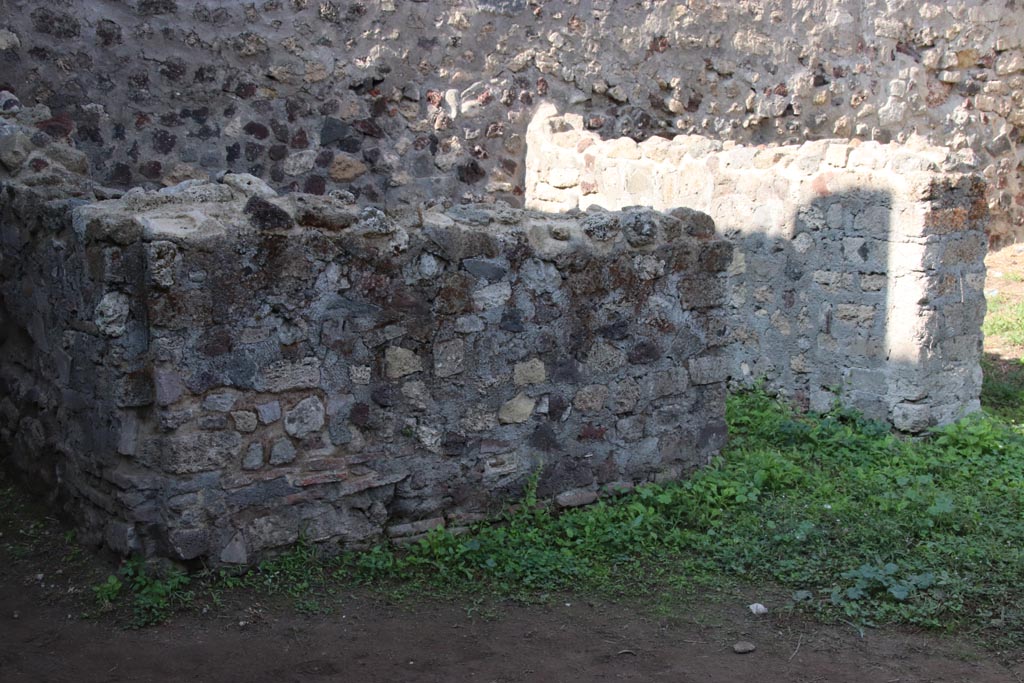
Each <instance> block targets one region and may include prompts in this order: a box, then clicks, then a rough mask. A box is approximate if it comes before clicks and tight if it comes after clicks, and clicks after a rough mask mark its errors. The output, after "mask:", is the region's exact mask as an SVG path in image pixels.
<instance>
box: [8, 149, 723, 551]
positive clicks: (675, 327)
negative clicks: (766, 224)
mask: <svg viewBox="0 0 1024 683" xmlns="http://www.w3.org/2000/svg"><path fill="white" fill-rule="evenodd" d="M5 139H6V138H5ZM22 142H23V143H24V145H25V148H24V149H25V151H26V155H25V157H24V158H23V159H22V161H23V163H22V164H21V165H20V166H19V173H18V175H17V178H16V179H12V180H8V181H7V182H5V183H3V184H0V244H2V247H3V251H2V254H3V258H2V260H0V302H2V306H0V315H2V316H3V319H2V321H0V322H2V323H3V324H2V325H0V330H2V333H0V389H2V391H0V395H2V398H0V444H2V448H3V449H4V451H5V455H6V456H7V457H8V458H9V460H8V462H9V463H11V464H13V465H15V467H16V468H17V469H19V470H21V471H23V472H25V473H28V474H29V476H30V477H31V478H32V479H33V480H34V481H36V482H42V483H43V484H45V485H46V487H47V489H48V491H49V492H50V493H51V494H56V493H59V494H62V495H63V497H64V499H65V500H66V501H68V505H69V506H70V507H73V508H74V511H73V515H74V516H75V517H76V518H77V519H78V520H79V521H81V522H82V523H83V524H84V526H85V527H86V530H87V531H88V532H89V533H87V534H85V535H83V538H93V539H98V538H101V537H102V539H103V540H104V542H105V543H106V544H107V545H109V546H110V547H112V548H114V549H115V550H118V551H119V552H123V553H129V552H143V553H145V554H159V555H165V556H170V557H174V558H177V559H182V560H191V559H196V558H204V560H205V561H207V562H208V563H212V564H217V563H222V562H223V563H237V562H251V561H253V560H254V559H256V558H258V557H259V556H260V554H261V553H262V552H263V551H265V550H266V549H268V548H273V547H276V546H281V545H284V544H287V543H290V542H293V541H295V540H296V539H297V538H298V536H299V534H300V533H301V534H304V535H305V537H306V538H307V539H310V540H313V541H332V542H333V541H337V542H339V543H341V544H342V545H344V546H346V547H352V546H357V545H359V544H361V543H366V542H368V541H369V540H371V539H375V538H377V537H379V536H380V535H381V534H383V533H387V534H388V535H390V536H392V537H395V538H404V537H410V536H413V537H414V536H415V535H416V534H420V533H422V532H424V531H426V530H428V529H430V528H432V527H435V526H441V525H450V526H460V525H464V524H467V523H468V522H470V521H473V520H476V519H480V518H481V517H482V516H483V515H484V514H485V513H488V512H494V511H495V510H496V509H498V508H499V507H500V505H501V504H502V503H503V502H504V501H506V500H508V499H514V498H516V497H518V496H519V495H521V493H522V490H523V487H524V485H525V483H526V481H527V479H528V478H529V477H530V476H531V475H532V474H534V473H536V474H537V475H538V476H539V479H538V493H539V495H541V496H543V497H555V498H556V499H557V501H558V502H559V503H560V504H562V505H575V504H581V503H585V502H589V501H592V500H594V499H595V498H596V497H597V496H598V495H600V494H602V493H604V492H609V491H615V490H619V489H626V488H629V487H631V486H632V485H633V484H635V483H637V482H642V481H649V480H652V479H655V478H662V477H665V478H675V477H679V476H680V475H682V474H683V473H684V472H686V471H688V470H690V469H692V468H695V467H698V466H700V465H703V464H705V463H707V462H708V460H709V458H710V457H711V456H712V455H713V454H715V453H716V452H717V451H718V450H719V448H720V447H721V446H722V445H723V443H724V441H725V436H726V434H725V423H724V400H725V381H724V380H725V376H726V367H725V359H724V356H723V349H722V345H723V344H724V343H725V341H726V335H725V333H724V323H723V320H722V316H721V313H720V306H721V304H722V302H723V297H722V295H721V294H720V293H721V292H723V291H724V289H723V288H722V286H721V280H722V278H724V277H725V274H724V269H725V267H726V266H727V264H728V263H729V260H730V254H731V250H730V246H729V245H728V244H727V243H725V242H723V241H722V240H720V239H717V238H715V237H714V236H713V234H712V232H713V225H712V224H711V223H710V221H708V219H707V216H704V215H702V214H697V213H695V212H690V211H687V210H676V211H675V212H673V213H672V214H671V215H669V214H662V213H657V212H653V211H650V210H632V211H626V212H621V213H606V212H600V213H595V214H588V215H579V214H576V215H570V216H554V215H547V214H539V213H532V212H524V211H523V210H520V209H513V208H509V207H507V206H505V207H502V206H501V205H490V206H488V207H481V206H475V205H468V206H463V207H459V208H454V209H451V210H449V211H448V212H447V213H435V212H425V213H422V214H420V215H417V214H412V215H411V216H410V217H409V219H408V220H407V221H404V222H403V221H396V220H394V219H393V218H392V217H390V216H388V215H386V214H384V213H383V212H382V211H380V210H379V209H377V208H374V207H362V208H360V207H358V206H356V205H355V204H353V203H351V196H350V195H345V194H344V193H341V194H339V195H337V196H334V197H322V196H315V195H308V194H291V195H285V196H277V195H276V193H275V192H274V191H273V190H271V189H270V188H269V187H268V186H266V185H265V184H264V183H262V182H261V181H259V180H258V179H256V178H254V177H252V176H244V175H234V174H228V175H226V176H224V177H223V179H222V182H218V183H214V182H204V181H189V182H186V183H183V184H180V185H177V186H174V187H170V188H167V189H165V190H163V191H161V192H146V191H143V190H141V189H136V190H131V191H129V192H128V193H127V194H125V195H124V196H123V197H122V198H119V199H110V200H107V201H102V202H96V201H95V199H96V197H95V193H96V192H99V193H100V194H102V193H103V192H104V190H102V189H96V188H93V187H91V186H89V185H88V184H87V183H84V181H83V184H82V185H80V186H79V187H80V189H81V191H80V192H79V193H78V194H80V195H81V196H80V197H79V198H75V197H73V196H69V195H73V194H75V191H74V188H75V187H76V186H74V185H68V184H67V182H69V181H70V180H71V179H74V178H75V176H74V174H72V173H70V172H68V171H67V170H66V169H65V168H64V167H63V166H62V165H61V164H60V163H59V161H58V160H59V159H60V158H62V155H66V154H71V153H72V151H71V150H67V149H66V148H62V147H60V146H56V145H52V144H50V143H47V142H46V140H45V139H42V138H41V139H39V140H37V141H36V142H38V143H41V144H43V145H44V146H42V147H36V146H35V144H36V143H35V142H32V141H31V139H29V140H27V141H26V140H23V141H22ZM76 158H77V157H76ZM73 160H74V159H72V161H73ZM66 181H67V182H66ZM716 293H718V294H716Z"/></svg>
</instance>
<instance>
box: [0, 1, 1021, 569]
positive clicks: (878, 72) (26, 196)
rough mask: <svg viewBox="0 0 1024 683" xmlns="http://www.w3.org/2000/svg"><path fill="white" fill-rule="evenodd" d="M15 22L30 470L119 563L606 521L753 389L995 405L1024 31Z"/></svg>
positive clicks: (972, 24) (898, 6)
mask: <svg viewBox="0 0 1024 683" xmlns="http://www.w3.org/2000/svg"><path fill="white" fill-rule="evenodd" d="M0 6H2V12H0V247H2V251H0V457H2V458H3V461H4V462H5V463H6V464H7V465H10V466H12V467H13V469H14V470H16V471H19V472H21V473H23V474H25V475H26V480H28V481H31V482H34V483H35V484H37V485H39V487H40V488H41V489H42V490H43V491H44V492H45V493H46V494H47V495H49V496H50V497H52V498H59V499H60V500H61V501H62V503H63V505H64V506H65V508H66V509H68V510H70V511H71V512H72V515H73V516H74V517H75V518H76V519H77V520H79V521H80V522H81V524H82V526H83V528H84V529H86V530H87V534H86V536H84V537H87V538H90V539H92V540H96V541H102V542H104V543H105V544H106V545H108V546H109V547H111V548H113V549H115V550H117V551H119V552H122V553H129V552H135V551H141V552H143V553H145V554H147V555H163V556H169V557H173V558H177V559H180V560H197V561H198V560H202V561H205V562H208V563H211V564H218V563H244V562H252V561H254V560H255V559H257V558H258V557H260V556H261V554H262V553H264V552H265V551H267V550H268V549H272V548H275V547H279V546H282V545H284V544H286V543H288V542H290V541H292V540H294V539H295V538H297V536H298V534H300V533H304V534H305V535H306V536H307V537H308V538H311V539H315V540H332V541H338V542H339V543H341V544H342V545H345V546H347V547H351V546H356V545H359V544H362V543H366V542H368V541H369V539H372V538H376V537H378V536H379V535H380V534H382V533H384V534H388V535H390V536H392V537H394V538H401V539H409V538H415V537H416V536H417V535H418V534H421V533H423V532H424V531H426V530H428V529H430V528H432V527H435V526H439V525H442V524H444V525H446V526H449V527H458V526H462V525H465V524H467V523H469V522H470V521H472V520H475V519H479V518H480V517H481V516H482V515H484V514H485V513H487V512H489V511H493V510H495V509H496V508H497V507H498V506H500V505H501V503H502V502H503V501H507V500H509V499H510V498H514V497H515V496H517V495H519V493H520V492H521V491H522V487H523V484H524V483H525V481H526V480H527V478H528V477H529V476H530V475H531V473H538V474H539V486H540V491H539V492H540V494H541V495H542V496H545V497H551V498H555V499H556V500H558V501H559V502H560V504H562V505H574V504H581V503H586V502H588V501H591V500H594V499H595V498H596V497H597V496H599V495H603V494H605V493H609V492H612V491H615V490H621V489H624V488H628V487H629V486H631V485H633V484H635V483H637V482H642V481H648V480H651V479H658V478H673V477H678V476H681V475H682V474H683V473H684V472H685V471H687V470H689V469H690V468H693V467H698V466H700V465H701V464H703V463H705V462H707V461H708V459H709V458H710V457H711V456H712V455H713V454H714V453H716V452H717V451H718V449H719V448H720V447H721V445H722V444H723V443H724V439H725V431H724V403H723V402H724V394H725V389H726V386H727V383H728V382H731V383H733V384H734V385H746V384H750V383H752V382H757V381H760V380H762V379H764V380H766V381H767V383H768V385H769V386H770V387H771V388H773V389H775V390H777V391H778V392H780V393H782V394H784V395H786V396H789V397H791V398H792V399H794V400H795V401H796V402H797V403H799V404H800V405H803V406H806V407H809V408H814V409H825V408H827V407H829V406H830V405H831V403H832V401H833V400H835V399H837V398H838V399H841V400H843V401H844V402H846V403H848V404H850V405H852V406H854V407H856V408H859V409H861V410H863V411H864V412H865V413H867V414H868V415H870V416H873V417H879V418H883V419H886V420H889V421H890V422H891V423H892V424H894V425H896V426H897V427H899V428H900V429H903V430H906V431H910V432H920V431H922V430H925V429H927V428H929V427H930V426H933V425H936V424H942V423H945V422H949V421H951V420H953V419H955V418H957V417H958V416H960V415H962V414H964V413H967V412H970V411H972V410H976V409H977V408H978V394H979V388H980V369H979V364H978V360H979V355H980V348H981V346H980V342H981V333H980V323H981V319H982V316H983V314H984V298H983V295H982V280H983V261H982V258H983V256H984V251H985V247H986V241H988V242H990V243H995V242H999V241H1007V240H1013V239H1015V238H1017V237H1018V236H1019V235H1020V234H1021V226H1022V225H1024V192H1022V184H1021V181H1020V169H1021V159H1022V158H1024V156H1022V154H1024V152H1022V151H1021V148H1020V142H1021V130H1024V118H1022V116H1024V114H1022V112H1024V106H1022V105H1024V17H1022V14H1021V13H1022V12H1024V10H1022V9H1020V8H1018V7H1016V6H1015V5H1014V4H1013V3H1001V2H991V1H984V2H983V1H982V0H957V1H956V2H945V3H934V2H923V3H917V4H914V3H904V2H882V1H880V0H853V1H847V0H822V1H821V2H814V3H811V2H804V1H803V0H800V1H794V2H791V3H782V4H778V3H775V4H771V3H766V2H744V3H734V2H716V1H715V0H709V1H708V2H685V3H684V2H669V1H667V0H647V1H645V2H612V1H610V0H561V1H555V0H550V1H549V0H444V1H442V0H408V1H400V0H372V1H371V0H366V1H353V2H347V1H346V2H340V1H338V0H316V1H310V0H267V1H265V2H264V1H259V2H250V3H239V2H234V1H226V0H197V1H195V2H187V3H186V2H181V1H180V0H95V1H94V2H71V1H70V0H54V1H53V2H47V3H39V2H30V1H29V0H0ZM130 188H134V189H130ZM641 207H650V208H641ZM679 207H689V208H679ZM702 212H703V213H702ZM716 224H717V234H716Z"/></svg>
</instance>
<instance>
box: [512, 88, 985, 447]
mask: <svg viewBox="0 0 1024 683" xmlns="http://www.w3.org/2000/svg"><path fill="white" fill-rule="evenodd" d="M527 145H528V152H527V172H526V173H527V176H526V196H527V205H528V206H529V207H531V208H535V209H540V210H544V211H556V212H557V211H569V210H572V209H575V208H586V207H589V206H592V205H596V206H601V207H604V208H607V209H617V208H621V207H625V206H631V205H648V206H653V207H655V208H663V207H670V206H690V207H693V208H695V209H697V210H699V211H705V212H707V213H708V214H710V215H711V216H712V218H713V219H714V221H715V223H716V225H717V226H718V229H719V231H720V233H721V234H723V235H724V236H726V237H727V238H729V239H731V240H734V242H735V244H736V253H735V256H734V259H733V262H732V263H731V265H730V268H729V281H728V298H729V305H728V307H727V311H728V319H729V324H730V328H731V330H732V334H733V335H734V342H735V343H734V344H732V345H731V347H730V353H729V355H730V359H731V361H730V376H731V378H732V379H733V380H734V381H737V382H740V383H744V384H749V383H751V382H755V381H759V380H762V379H766V380H767V382H768V384H769V386H770V387H772V388H774V389H776V390H778V391H780V392H781V393H783V394H786V395H788V396H790V397H792V398H794V399H796V400H797V401H798V402H799V403H802V404H803V405H805V406H809V407H811V408H814V409H816V410H825V409H827V408H829V406H830V404H831V403H832V402H833V401H834V400H835V399H836V398H840V399H842V400H843V401H844V403H846V404H848V405H852V406H854V407H856V408H859V409H861V410H862V411H864V412H865V413H866V414H868V415H869V416H872V417H876V418H881V419H885V420H889V421H891V422H892V423H893V424H894V425H895V426H896V427H898V428H900V429H903V430H908V431H914V432H916V431H921V430H923V429H926V428H928V427H930V426H932V425H935V424H941V423H946V422H950V421H952V420H954V419H956V418H957V417H959V416H960V415H962V414H964V413H966V412H971V411H974V410H977V409H978V408H979V402H978V396H979V393H980V389H981V370H980V365H979V359H980V355H981V342H982V336H981V322H982V319H983V317H984V314H985V300H984V295H983V283H984V255H985V250H986V238H985V232H984V229H985V223H986V219H987V216H988V213H987V209H986V205H985V200H984V183H983V182H982V181H981V180H980V179H979V178H978V177H977V176H974V175H971V174H970V173H964V172H963V171H969V170H970V169H969V168H963V167H961V166H960V165H958V164H959V162H958V161H957V159H956V158H954V157H951V156H950V155H948V153H947V150H945V149H944V148H937V147H930V146H927V145H925V144H924V143H923V142H922V141H920V140H918V141H917V142H912V143H911V144H908V145H896V144H888V145H881V144H878V143H874V142H868V143H858V142H857V141H853V142H850V141H846V140H823V141H818V142H808V143H804V144H802V145H799V146H781V147H772V146H768V147H765V146H761V147H743V146H737V145H731V144H728V143H726V144H722V143H719V142H716V141H714V140H709V139H707V138H702V137H698V136H680V137H676V138H672V139H665V138H657V137H655V138H650V139H648V140H646V141H644V142H642V143H640V144H637V143H636V142H635V141H633V140H632V139H630V138H620V139H615V140H602V139H601V138H600V137H599V136H597V135H596V134H594V133H592V132H589V131H587V130H586V127H585V125H584V121H583V119H582V117H579V116H572V115H566V116H558V115H557V113H556V112H555V111H554V110H553V108H551V107H547V108H545V109H543V110H542V111H541V112H540V113H539V114H538V117H537V118H536V119H535V121H534V123H533V124H532V125H531V127H530V131H529V134H528V138H527Z"/></svg>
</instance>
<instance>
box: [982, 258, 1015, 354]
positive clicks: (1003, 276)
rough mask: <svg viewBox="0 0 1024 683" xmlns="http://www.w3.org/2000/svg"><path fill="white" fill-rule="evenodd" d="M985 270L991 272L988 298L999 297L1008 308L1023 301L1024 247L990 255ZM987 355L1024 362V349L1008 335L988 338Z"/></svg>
mask: <svg viewBox="0 0 1024 683" xmlns="http://www.w3.org/2000/svg"><path fill="white" fill-rule="evenodd" d="M985 267H986V268H987V270H988V272H987V276H986V278H985V295H986V296H988V297H990V298H992V297H998V299H999V300H1000V301H1001V302H1005V303H1007V304H1013V303H1018V302H1021V301H1024V244H1015V245H1011V246H1008V247H1004V248H1003V249H1000V250H999V251H994V252H991V253H990V254H989V255H988V257H987V258H986V259H985ZM985 353H986V354H988V355H989V357H990V358H993V357H994V358H998V359H1000V360H1003V361H1016V360H1018V359H1020V358H1024V346H1020V345H1014V344H1013V343H1011V342H1010V341H1008V340H1007V339H1006V336H1005V335H989V336H987V337H986V338H985Z"/></svg>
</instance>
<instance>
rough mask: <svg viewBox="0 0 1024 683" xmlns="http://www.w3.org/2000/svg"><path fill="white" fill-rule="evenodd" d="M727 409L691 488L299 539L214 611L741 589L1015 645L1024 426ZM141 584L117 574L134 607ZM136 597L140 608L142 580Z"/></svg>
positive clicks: (744, 401)
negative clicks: (349, 593)
mask: <svg viewBox="0 0 1024 683" xmlns="http://www.w3.org/2000/svg"><path fill="white" fill-rule="evenodd" d="M1018 398H1019V397H1018ZM1020 405H1021V404H1020V403H1018V404H1017V406H1016V407H1017V410H1019V409H1020ZM727 412H728V421H729V425H730V429H731V438H730V443H729V446H728V448H727V449H726V451H725V452H724V453H723V457H722V458H720V459H719V460H718V461H716V462H715V463H714V464H713V465H712V466H710V467H708V468H705V469H704V470H702V471H700V472H698V473H696V474H695V475H694V476H693V478H691V479H689V480H687V481H684V482H678V483H672V484H665V485H649V486H644V487H640V488H639V489H638V490H637V491H635V492H634V493H631V494H628V495H624V496H621V497H617V498H609V499H604V500H601V501H599V502H597V503H596V504H594V505H591V506H588V507H585V508H579V509H574V510H569V511H564V512H561V513H557V512H555V511H553V510H551V509H549V508H547V507H545V506H543V505H542V504H540V503H539V502H538V501H537V499H536V496H535V495H534V492H533V488H532V487H530V488H528V489H527V491H526V492H525V497H524V499H523V501H522V504H521V505H519V506H517V507H516V508H515V511H510V512H507V513H506V514H504V515H503V516H502V517H501V518H500V519H498V520H495V521H494V522H493V523H491V524H485V525H479V526H477V527H475V528H474V529H473V530H471V532H470V533H466V534H463V535H453V534H451V533H449V532H448V531H445V530H443V529H439V530H435V531H433V532H431V533H430V534H428V535H427V536H426V537H425V538H424V539H422V540H420V541H419V542H417V543H415V544H413V545H412V546H410V547H407V548H404V549H398V548H394V547H392V546H388V545H380V546H377V547H376V548H373V549H372V550H369V551H366V552H361V553H351V554H347V555H344V556H342V557H340V558H339V557H336V558H329V559H328V558H321V557H320V555H319V554H318V552H317V549H316V548H315V547H313V546H311V545H309V544H307V543H304V542H300V543H299V544H297V545H296V546H295V547H293V548H292V549H291V550H290V551H289V552H287V553H286V554H284V555H281V556H279V557H277V558H275V559H271V560H267V561H265V562H263V563H261V564H260V565H259V566H258V567H256V568H254V569H252V570H250V571H249V572H248V573H247V574H245V575H242V576H232V575H227V574H223V573H220V574H217V575H210V576H207V577H206V579H205V581H206V585H207V587H208V590H210V591H211V594H213V595H216V596H219V595H220V594H222V593H223V592H224V591H228V590H231V589H235V588H240V587H244V588H248V589H252V590H257V591H261V592H265V593H268V594H280V595H285V596H287V597H289V598H291V599H293V600H294V603H295V605H296V607H297V608H299V609H300V610H302V611H306V612H319V611H326V610H327V609H329V608H330V605H331V603H332V598H333V596H334V595H335V594H336V593H337V591H339V590H340V589H342V588H344V587H346V586H349V585H351V584H352V583H353V582H355V583H364V584H370V585H373V586H376V587H379V588H383V589H384V590H390V591H393V594H422V593H423V592H424V591H442V592H455V593H462V594H464V595H473V596H477V597H479V596H481V595H493V596H496V597H500V596H512V597H518V598H521V599H527V600H535V599H538V598H539V597H542V596H544V595H546V594H547V593H548V592H553V591H570V590H571V591H576V592H582V593H588V594H596V595H604V596H622V595H628V596H634V597H636V598H638V599H640V600H641V601H643V600H647V601H648V602H650V601H651V600H654V601H657V598H651V597H648V596H656V595H661V594H664V593H665V591H666V589H670V590H671V592H674V593H678V592H680V591H681V590H682V591H683V592H685V590H686V589H688V588H689V589H693V590H694V591H696V590H697V589H700V590H704V589H705V588H707V587H715V586H721V585H723V584H725V585H728V584H742V585H751V586H764V587H771V588H775V587H781V588H782V589H783V590H784V591H787V592H788V594H789V595H790V596H791V597H790V599H789V603H790V606H791V607H792V608H793V609H797V610H803V611H809V612H812V613H814V614H815V615H817V616H818V617H819V618H822V619H825V620H845V621H849V622H851V623H857V624H883V623H901V624H916V625H922V626H926V627H932V628H938V629H951V630H960V631H970V632H971V633H973V634H975V635H977V636H978V637H979V638H980V639H982V640H987V641H988V642H990V643H994V644H995V643H998V644H1004V645H1005V644H1013V645H1020V644H1022V643H1024V586H1022V579H1024V430H1022V429H1021V427H1019V426H1014V425H1012V424H1010V423H1009V422H1007V421H1005V420H1003V419H1001V418H999V417H997V416H990V415H977V416H973V417H970V418H968V419H965V420H962V421H961V422H959V423H957V424H955V425H951V426H948V427H945V428H943V429H940V430H937V431H936V432H934V433H933V434H931V435H929V436H928V437H926V438H923V439H918V440H909V439H903V438H900V437H897V436H895V435H893V434H892V433H891V432H890V431H889V430H888V429H887V427H886V426H885V425H883V424H880V423H875V422H871V421H867V420H864V419H862V418H860V417H859V416H857V415H855V414H852V413H847V412H842V411H837V412H835V413H832V414H829V415H824V416H804V415H798V414H796V413H794V412H793V411H791V410H790V409H789V408H788V407H787V406H785V405H784V404H782V403H780V402H778V401H776V400H774V399H772V398H770V397H768V396H766V395H764V394H763V393H759V392H754V393H745V394H740V395H736V396H732V397H731V398H730V399H729V401H728V410H727ZM137 576H138V574H137V573H136V575H134V577H136V578H133V575H128V576H127V577H126V583H128V584H132V585H133V588H132V594H133V595H134V596H135V597H134V599H135V600H136V601H138V600H139V594H140V590H139V589H138V587H135V585H134V584H139V580H138V578H137ZM166 581H167V580H166V579H165V580H164V583H166ZM177 581H178V583H177V584H176V585H175V586H173V587H172V589H170V590H169V589H168V588H167V586H163V587H161V588H160V589H159V590H157V589H154V588H150V589H149V590H150V592H151V593H154V594H155V598H154V599H152V600H150V601H149V603H148V604H150V605H151V604H152V603H154V601H155V604H156V607H155V608H147V607H146V605H145V604H144V605H143V607H142V608H141V619H140V621H143V622H145V621H154V620H159V619H160V618H163V617H164V616H165V615H166V611H164V608H165V606H166V605H167V604H170V603H172V602H173V601H174V600H175V599H178V600H179V601H181V600H182V599H183V598H182V596H185V597H188V598H191V593H190V592H188V593H186V592H185V591H184V588H185V584H182V583H181V582H180V578H179V579H178V580H177ZM139 585H141V588H142V592H143V593H144V592H145V590H146V588H147V586H150V587H151V586H153V580H152V579H144V580H142V582H141V584H139ZM95 590H96V592H97V597H98V598H99V597H102V598H104V599H108V600H110V599H113V598H116V597H118V596H119V595H120V596H123V595H124V594H125V593H126V591H124V590H122V589H121V588H120V587H118V586H117V585H116V584H115V582H113V581H108V583H107V584H103V585H101V586H98V587H97V588H96V589H95ZM175 596H177V597H175ZM652 606H654V607H656V605H652Z"/></svg>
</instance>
